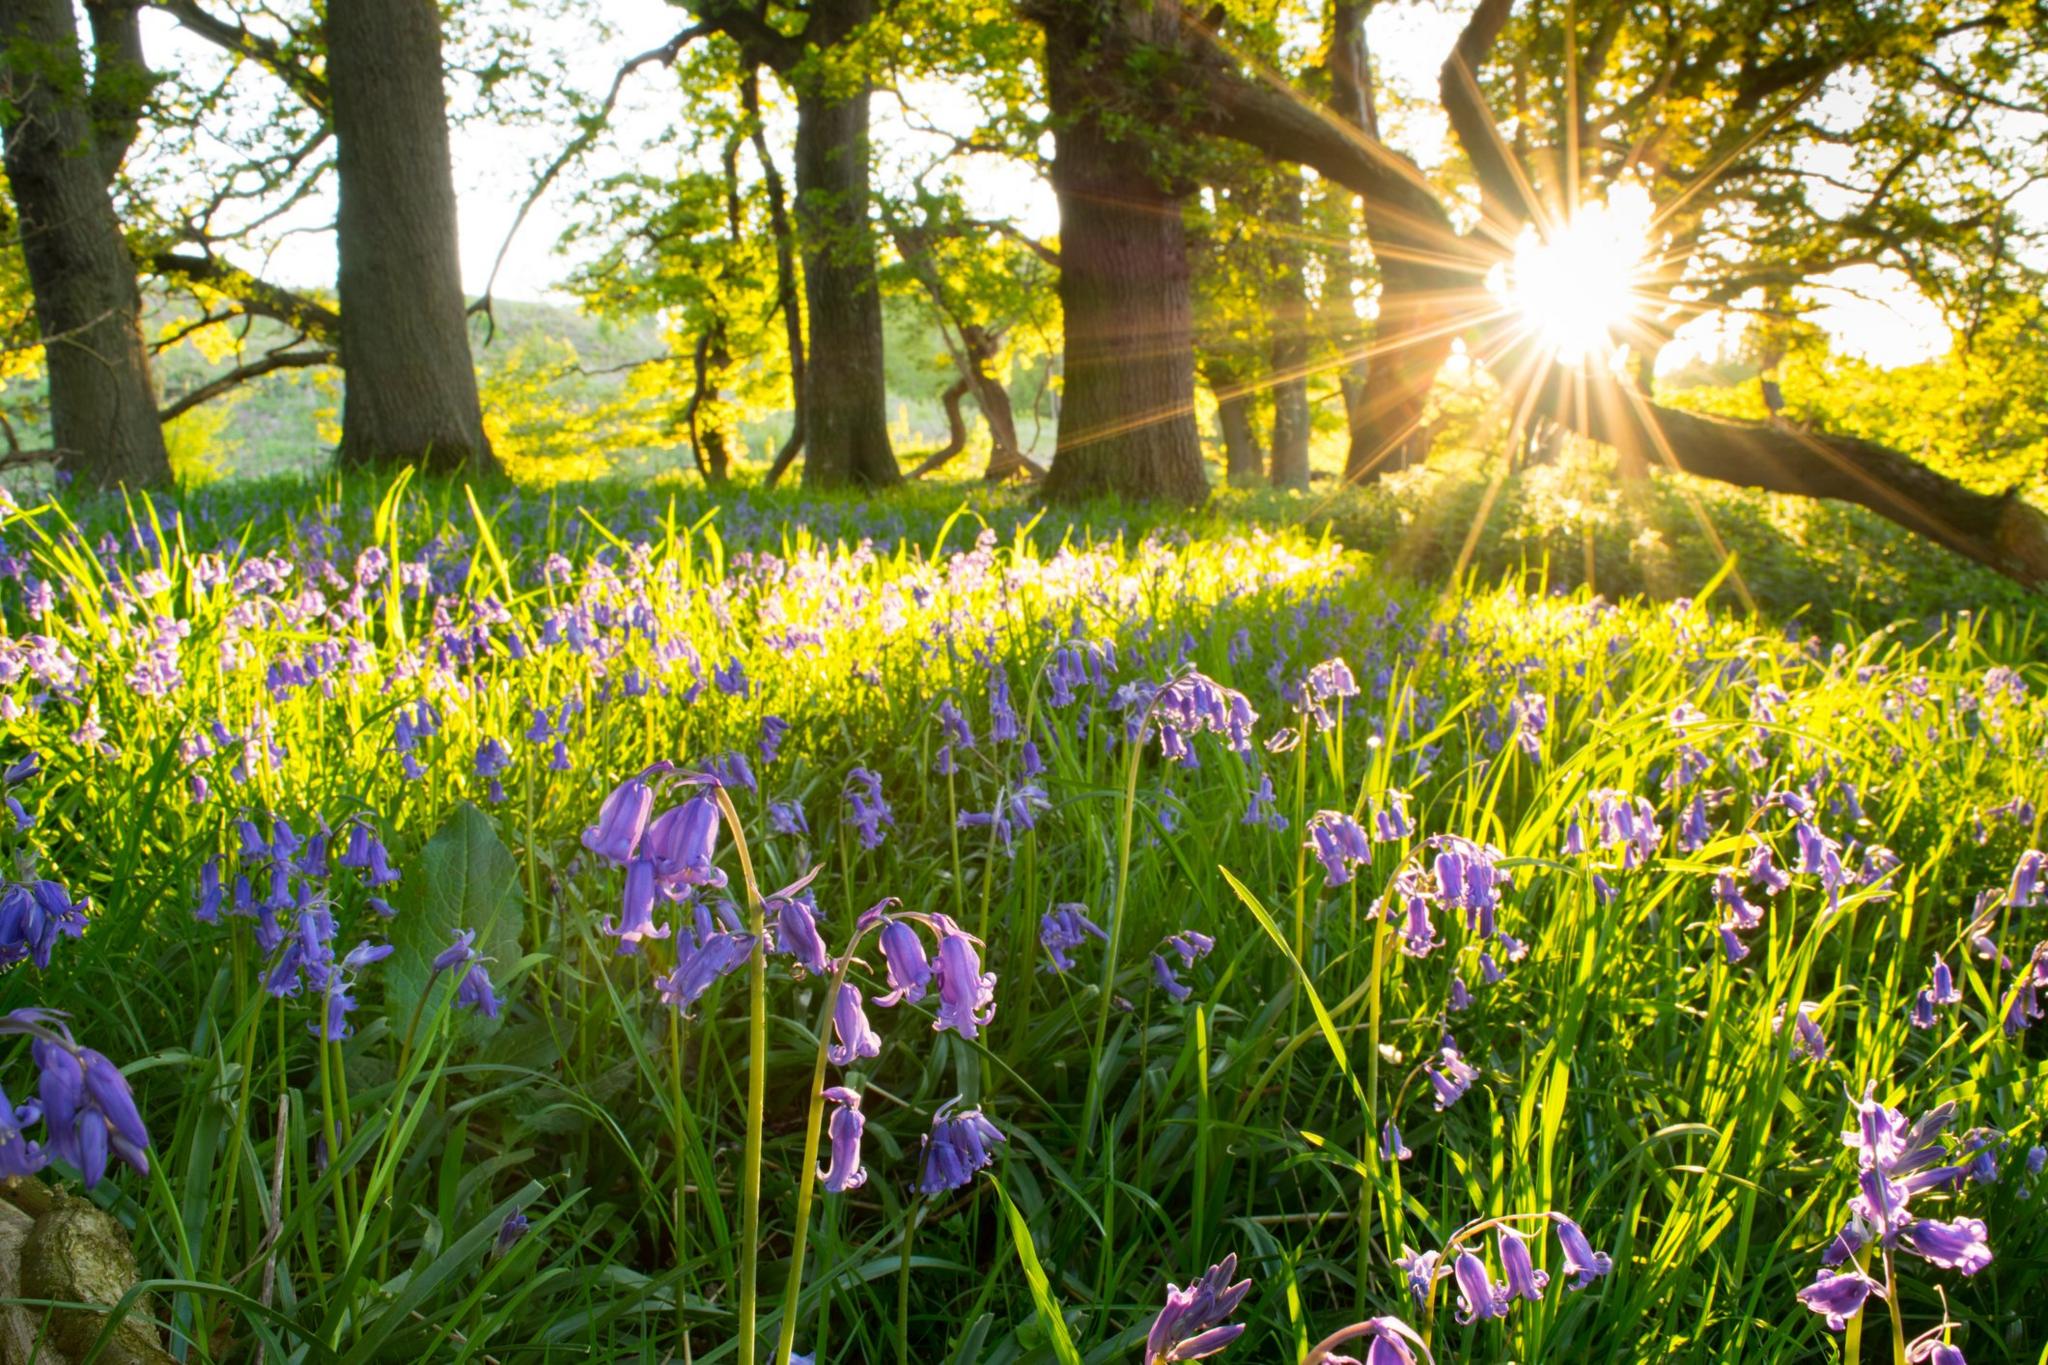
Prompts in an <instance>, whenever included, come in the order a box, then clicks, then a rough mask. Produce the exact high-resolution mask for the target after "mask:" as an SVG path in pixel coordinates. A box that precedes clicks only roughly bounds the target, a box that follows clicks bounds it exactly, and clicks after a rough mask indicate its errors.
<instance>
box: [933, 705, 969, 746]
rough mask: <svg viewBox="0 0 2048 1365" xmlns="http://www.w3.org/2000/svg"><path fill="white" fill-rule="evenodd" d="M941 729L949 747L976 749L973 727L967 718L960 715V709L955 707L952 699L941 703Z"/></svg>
mask: <svg viewBox="0 0 2048 1365" xmlns="http://www.w3.org/2000/svg"><path fill="white" fill-rule="evenodd" d="M939 729H940V730H941V731H942V732H943V733H944V734H945V736H946V743H947V745H948V746H949V747H950V746H952V745H958V746H959V747H960V748H962V749H972V748H973V747H974V730H973V727H971V726H970V725H968V723H967V717H965V716H963V715H961V714H960V708H959V707H957V706H955V705H954V704H953V703H952V701H951V700H950V699H948V700H946V701H942V702H940V703H939Z"/></svg>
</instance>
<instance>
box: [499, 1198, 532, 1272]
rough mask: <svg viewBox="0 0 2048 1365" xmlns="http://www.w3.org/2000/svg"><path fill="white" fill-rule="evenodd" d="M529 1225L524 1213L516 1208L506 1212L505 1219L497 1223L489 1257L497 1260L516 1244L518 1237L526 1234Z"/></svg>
mask: <svg viewBox="0 0 2048 1365" xmlns="http://www.w3.org/2000/svg"><path fill="white" fill-rule="evenodd" d="M531 1226H532V1224H530V1223H529V1222H528V1221H527V1218H526V1215H525V1214H524V1213H522V1212H521V1211H520V1210H518V1209H514V1210H512V1212H510V1213H508V1214H506V1215H505V1221H504V1222H502V1223H500V1224H498V1235H497V1237H495V1238H494V1239H492V1241H491V1259H492V1260H497V1259H498V1258H499V1257H501V1256H503V1255H504V1254H505V1253H507V1252H508V1251H510V1250H512V1248H513V1247H515V1246H517V1245H518V1244H519V1239H520V1238H522V1237H524V1236H526V1233H527V1230H528V1228H530V1227H531Z"/></svg>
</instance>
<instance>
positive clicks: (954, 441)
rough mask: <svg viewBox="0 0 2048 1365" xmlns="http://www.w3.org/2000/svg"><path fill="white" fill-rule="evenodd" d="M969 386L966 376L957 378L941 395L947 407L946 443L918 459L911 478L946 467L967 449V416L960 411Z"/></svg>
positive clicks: (940, 397)
mask: <svg viewBox="0 0 2048 1365" xmlns="http://www.w3.org/2000/svg"><path fill="white" fill-rule="evenodd" d="M969 387H971V386H970V385H969V383H968V381H967V380H966V379H965V378H961V379H956V380H954V381H953V382H952V383H951V384H948V385H947V386H946V391H945V392H944V393H942V394H940V395H939V402H940V404H941V405H942V406H943V407H944V408H945V409H946V443H945V444H944V445H942V446H940V447H939V448H938V449H937V450H934V451H933V452H932V453H931V454H929V455H926V456H925V457H923V458H922V459H920V460H918V463H917V464H916V466H915V467H913V468H912V469H911V471H910V477H911V478H913V479H921V478H923V477H924V476H925V475H927V474H929V473H931V472H933V471H934V470H938V469H943V468H945V467H946V466H947V465H948V464H950V463H952V461H953V457H954V456H955V455H958V454H959V453H960V452H961V451H963V450H965V449H967V418H966V417H965V416H963V415H962V414H961V412H960V400H961V399H963V398H965V397H967V390H968V388H969ZM913 458H915V457H913Z"/></svg>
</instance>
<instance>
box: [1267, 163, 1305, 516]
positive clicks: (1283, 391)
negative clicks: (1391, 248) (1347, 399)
mask: <svg viewBox="0 0 2048 1365" xmlns="http://www.w3.org/2000/svg"><path fill="white" fill-rule="evenodd" d="M1283 178H1284V180H1285V183H1283V184H1282V185H1281V186H1280V193H1279V196H1278V198H1277V199H1276V200H1275V202H1274V206H1273V216H1272V224H1273V227H1272V233H1271V235H1272V238H1273V277H1272V302H1271V305H1270V307H1269V308H1268V309H1267V316H1268V318H1269V319H1270V326H1271V329H1272V334H1273V343H1272V347H1271V351H1272V365H1273V459H1272V465H1271V470H1272V481H1273V487H1275V488H1292V489H1295V490H1297V491H1299V492H1304V493H1305V492H1307V491H1308V434H1309V408H1308V358H1309V344H1308V342H1309V337H1308V328H1309V319H1308V296H1307V295H1306V294H1305V293H1304V292H1303V287H1302V260H1303V256H1304V252H1303V250H1302V244H1301V175H1300V172H1298V171H1296V170H1295V169H1294V168H1293V167H1292V166H1289V167H1286V168H1285V175H1284V177H1283Z"/></svg>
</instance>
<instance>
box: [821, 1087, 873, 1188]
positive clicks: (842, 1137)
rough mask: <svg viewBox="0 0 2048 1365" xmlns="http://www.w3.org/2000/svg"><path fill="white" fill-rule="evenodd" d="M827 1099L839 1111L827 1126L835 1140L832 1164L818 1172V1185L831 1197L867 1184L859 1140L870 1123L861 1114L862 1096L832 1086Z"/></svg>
mask: <svg viewBox="0 0 2048 1365" xmlns="http://www.w3.org/2000/svg"><path fill="white" fill-rule="evenodd" d="M825 1098H826V1099H828V1100H831V1101H832V1102H833V1104H834V1105H836V1106H837V1107H836V1108H834V1109H833V1111H832V1117H831V1119H830V1121H829V1122H828V1123H827V1124H826V1132H827V1133H828V1134H829V1135H830V1137H831V1140H832V1157H831V1164H830V1165H829V1166H827V1167H826V1168H825V1169H824V1170H821V1171H819V1172H818V1181H819V1183H820V1184H822V1185H823V1186H824V1187H825V1190H826V1192H827V1193H829V1194H845V1193H846V1192H847V1191H848V1190H857V1189H859V1188H860V1187H861V1186H862V1185H865V1184H866V1183H867V1180H868V1173H867V1172H866V1171H865V1170H863V1169H862V1168H861V1164H860V1140H861V1134H862V1133H863V1132H865V1131H866V1129H867V1119H866V1118H865V1117H864V1116H863V1115H862V1114H861V1112H860V1096H859V1095H858V1094H856V1093H854V1092H853V1091H851V1090H849V1089H847V1088H846V1087H845V1086H843V1085H835V1086H833V1087H832V1088H831V1089H829V1090H827V1091H826V1092H825Z"/></svg>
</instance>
